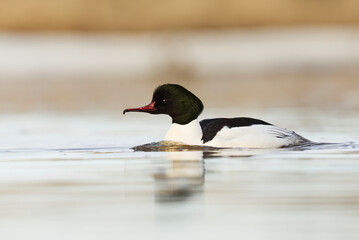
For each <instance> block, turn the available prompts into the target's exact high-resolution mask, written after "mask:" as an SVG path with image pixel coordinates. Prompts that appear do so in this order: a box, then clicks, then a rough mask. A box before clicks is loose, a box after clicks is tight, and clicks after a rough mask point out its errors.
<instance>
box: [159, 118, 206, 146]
mask: <svg viewBox="0 0 359 240" xmlns="http://www.w3.org/2000/svg"><path fill="white" fill-rule="evenodd" d="M201 139H202V129H201V126H200V125H199V122H198V120H197V119H195V120H193V121H192V122H190V123H188V124H185V125H181V124H177V123H173V124H172V125H171V127H170V129H168V131H167V133H166V136H165V139H164V140H165V141H173V142H180V143H184V144H188V145H202V144H203V142H202V140H201Z"/></svg>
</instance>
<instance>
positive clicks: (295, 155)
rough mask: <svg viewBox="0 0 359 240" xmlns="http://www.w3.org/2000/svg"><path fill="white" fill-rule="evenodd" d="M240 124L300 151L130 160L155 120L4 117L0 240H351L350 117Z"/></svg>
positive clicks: (356, 213)
mask: <svg viewBox="0 0 359 240" xmlns="http://www.w3.org/2000/svg"><path fill="white" fill-rule="evenodd" d="M241 112H244V113H246V116H251V117H258V118H261V119H263V120H266V121H269V122H271V123H274V124H276V125H279V126H282V127H287V128H289V129H293V130H295V131H296V132H297V133H299V134H301V135H302V136H304V137H306V138H308V139H311V140H313V141H316V142H332V143H338V144H333V145H322V146H316V147H309V148H305V149H298V148H292V149H269V150H249V149H225V150H213V149H205V150H198V149H197V150H191V151H190V150H186V149H184V150H181V151H170V152H166V151H146V152H144V151H134V150H133V149H132V147H134V146H137V145H140V144H145V143H150V142H155V141H160V140H161V139H162V137H163V135H164V134H165V131H166V129H167V128H168V125H169V124H170V121H169V119H168V118H166V117H165V116H150V115H145V114H137V113H134V114H129V115H126V116H122V115H120V113H111V112H105V113H98V112H96V113H80V114H64V113H53V112H40V113H26V114H25V113H18V114H14V113H12V114H3V115H2V116H1V119H0V134H1V136H2V137H1V139H0V226H1V227H0V239H4V240H5V239H6V240H8V239H24V238H27V239H220V238H226V239H241V238H243V239H260V240H262V239H276V240H277V239H327V240H328V239H359V227H358V226H359V225H358V222H359V145H358V143H359V134H358V133H359V125H358V123H359V114H358V113H354V112H348V111H345V112H336V111H320V112H318V111H317V110H310V109H309V110H308V109H304V110H303V109H299V110H289V109H266V110H264V109H255V110H250V111H243V110H241V111H240V110H238V109H225V110H223V109H222V110H221V109H211V110H208V112H205V113H204V117H209V116H213V117H218V116H230V115H233V113H235V114H236V115H238V116H240V115H239V114H237V113H241Z"/></svg>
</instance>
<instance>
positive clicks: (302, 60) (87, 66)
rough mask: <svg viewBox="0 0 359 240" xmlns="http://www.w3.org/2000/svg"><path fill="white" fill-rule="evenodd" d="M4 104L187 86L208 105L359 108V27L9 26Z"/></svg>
mask: <svg viewBox="0 0 359 240" xmlns="http://www.w3.org/2000/svg"><path fill="white" fill-rule="evenodd" d="M0 52H1V53H2V54H1V55H0V85H1V87H0V111H6V112H12V111H14V112H16V111H33V110H35V111H42V110H45V111H46V110H55V111H81V110H105V111H107V110H108V111H111V110H115V111H118V109H122V108H124V107H127V106H137V105H142V104H146V103H147V101H149V100H150V98H151V95H152V91H153V89H154V88H155V87H156V86H157V85H159V84H161V83H166V82H172V83H179V84H183V85H184V86H186V87H187V88H189V89H191V90H192V91H193V92H194V93H195V94H197V95H198V96H199V97H200V98H201V99H202V100H203V101H204V103H205V106H207V107H241V108H242V107H245V108H251V107H253V108H261V107H274V108H278V107H289V108H290V107H318V108H328V109H331V108H337V109H349V110H359V100H358V96H359V81H358V77H359V28H352V27H351V28H315V27H311V28H263V29H251V30H221V31H201V32H191V31H188V32H161V33H143V34H139V33H137V34H129V35H128V34H127V35H126V34H100V33H96V34H88V33H86V34H84V33H82V34H79V33H76V34H70V33H66V34H60V33H56V34H46V33H36V34H35V33H32V34H25V33H11V32H2V33H0Z"/></svg>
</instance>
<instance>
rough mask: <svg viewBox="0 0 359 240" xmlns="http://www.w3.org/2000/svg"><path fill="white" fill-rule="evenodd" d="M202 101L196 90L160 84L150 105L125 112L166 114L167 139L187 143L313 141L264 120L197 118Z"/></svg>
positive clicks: (257, 144)
mask: <svg viewBox="0 0 359 240" xmlns="http://www.w3.org/2000/svg"><path fill="white" fill-rule="evenodd" d="M202 110H203V104H202V102H201V100H200V99H199V98H197V97H196V96H195V95H194V94H193V93H191V92H190V91H188V90H187V89H185V88H184V87H182V86H180V85H177V84H164V85H161V86H159V87H158V88H157V89H156V90H155V92H154V94H153V98H152V101H151V103H150V104H149V105H147V106H144V107H141V108H130V109H125V110H124V113H126V112H147V113H151V114H167V115H169V116H170V117H171V118H172V125H171V127H170V128H169V130H168V131H167V133H166V135H165V138H164V140H166V141H172V142H178V143H182V144H188V145H204V146H211V147H223V148H234V147H240V148H280V147H286V146H294V145H299V144H303V143H309V142H310V141H309V140H307V139H306V138H303V137H302V136H300V135H298V134H296V133H295V132H294V131H290V130H287V129H285V128H280V127H277V126H275V125H272V124H270V123H267V122H265V121H263V120H259V119H254V118H248V117H236V118H213V119H204V120H202V121H199V120H198V116H199V115H200V114H201V112H202Z"/></svg>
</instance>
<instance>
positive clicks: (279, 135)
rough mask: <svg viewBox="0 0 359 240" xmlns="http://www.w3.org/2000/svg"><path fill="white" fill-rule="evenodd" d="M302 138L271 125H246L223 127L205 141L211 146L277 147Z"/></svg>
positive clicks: (290, 143) (293, 142)
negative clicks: (210, 138) (209, 139)
mask: <svg viewBox="0 0 359 240" xmlns="http://www.w3.org/2000/svg"><path fill="white" fill-rule="evenodd" d="M302 139H303V138H302V137H300V136H299V135H297V134H296V133H295V132H293V131H289V130H287V129H283V128H279V127H277V126H273V125H252V126H248V127H234V128H228V127H223V128H222V129H221V130H220V131H219V132H218V133H217V134H216V136H215V137H214V138H213V139H212V140H211V141H209V142H207V143H205V145H207V146H212V147H241V148H279V147H283V146H287V145H292V144H295V143H297V142H298V141H300V140H302Z"/></svg>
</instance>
